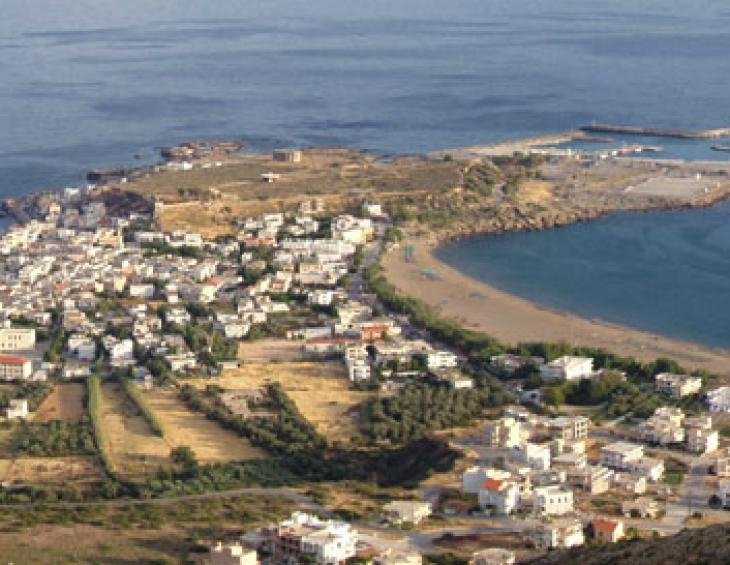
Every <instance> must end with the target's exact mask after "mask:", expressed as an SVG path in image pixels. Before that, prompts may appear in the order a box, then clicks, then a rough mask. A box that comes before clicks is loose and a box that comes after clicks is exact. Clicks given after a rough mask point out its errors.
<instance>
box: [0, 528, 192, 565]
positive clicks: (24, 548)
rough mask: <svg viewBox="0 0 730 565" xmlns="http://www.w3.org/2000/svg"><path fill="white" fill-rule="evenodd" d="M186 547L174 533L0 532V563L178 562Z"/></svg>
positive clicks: (85, 530) (176, 532) (79, 529)
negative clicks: (0, 558)
mask: <svg viewBox="0 0 730 565" xmlns="http://www.w3.org/2000/svg"><path fill="white" fill-rule="evenodd" d="M190 545H191V544H190V542H189V541H186V540H185V536H184V535H182V534H181V532H180V531H178V530H169V531H167V530H159V531H158V530H155V531H140V530H125V531H123V532H120V531H118V530H113V529H108V530H106V529H102V528H98V527H94V526H86V525H76V526H37V527H34V528H32V529H29V530H24V531H21V532H17V533H16V532H12V533H5V532H4V533H0V555H2V562H3V563H18V564H20V563H33V564H36V565H59V564H61V563H119V564H122V563H152V562H156V563H157V562H159V563H173V562H174V563H180V562H182V560H183V559H184V558H185V556H186V553H187V551H188V549H189V548H190ZM171 560H172V561H171Z"/></svg>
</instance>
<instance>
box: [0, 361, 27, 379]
mask: <svg viewBox="0 0 730 565" xmlns="http://www.w3.org/2000/svg"><path fill="white" fill-rule="evenodd" d="M32 374H33V363H32V362H31V360H30V359H27V358H25V357H12V356H8V355H0V380H3V381H17V380H26V379H29V378H30V376H31V375H32Z"/></svg>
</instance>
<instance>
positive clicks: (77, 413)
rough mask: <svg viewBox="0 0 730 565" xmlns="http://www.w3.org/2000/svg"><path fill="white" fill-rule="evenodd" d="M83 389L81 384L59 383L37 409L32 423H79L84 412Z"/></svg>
mask: <svg viewBox="0 0 730 565" xmlns="http://www.w3.org/2000/svg"><path fill="white" fill-rule="evenodd" d="M84 393H85V388H84V385H83V384H81V383H61V384H58V385H56V386H55V388H54V389H53V391H52V392H51V394H49V395H48V396H47V397H46V399H45V400H44V401H43V402H42V403H41V405H40V406H39V407H38V410H37V411H36V413H35V416H34V417H33V421H34V422H50V421H51V420H63V421H64V422H80V421H81V419H82V418H83V417H84V414H85V413H86V410H85V408H84Z"/></svg>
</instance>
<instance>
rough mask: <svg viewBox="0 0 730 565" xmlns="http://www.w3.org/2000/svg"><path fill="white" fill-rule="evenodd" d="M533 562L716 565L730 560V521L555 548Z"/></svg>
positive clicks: (533, 564)
mask: <svg viewBox="0 0 730 565" xmlns="http://www.w3.org/2000/svg"><path fill="white" fill-rule="evenodd" d="M529 563H530V564H531V565H538V564H539V565H552V564H555V565H557V564H560V565H567V564H571V563H576V564H578V563H579V564H580V565H609V564H610V565H621V564H631V565H639V564H641V565H672V564H675V563H680V564H682V565H700V564H703V565H704V564H706V565H714V564H729V563H730V523H728V524H718V525H715V526H710V527H707V528H700V529H692V530H683V531H681V532H680V533H678V534H677V535H675V536H669V537H666V538H657V539H648V540H636V541H626V542H621V543H617V544H612V545H595V546H592V547H582V548H574V549H570V550H563V551H555V552H552V553H549V554H548V555H546V556H544V557H541V558H539V559H536V560H533V561H530V562H529Z"/></svg>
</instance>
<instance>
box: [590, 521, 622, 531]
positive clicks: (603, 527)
mask: <svg viewBox="0 0 730 565" xmlns="http://www.w3.org/2000/svg"><path fill="white" fill-rule="evenodd" d="M592 523H593V529H594V530H595V531H600V532H606V533H609V534H612V533H613V532H614V530H616V528H617V527H618V522H614V521H612V520H601V519H600V518H596V519H595V520H593V522H592Z"/></svg>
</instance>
